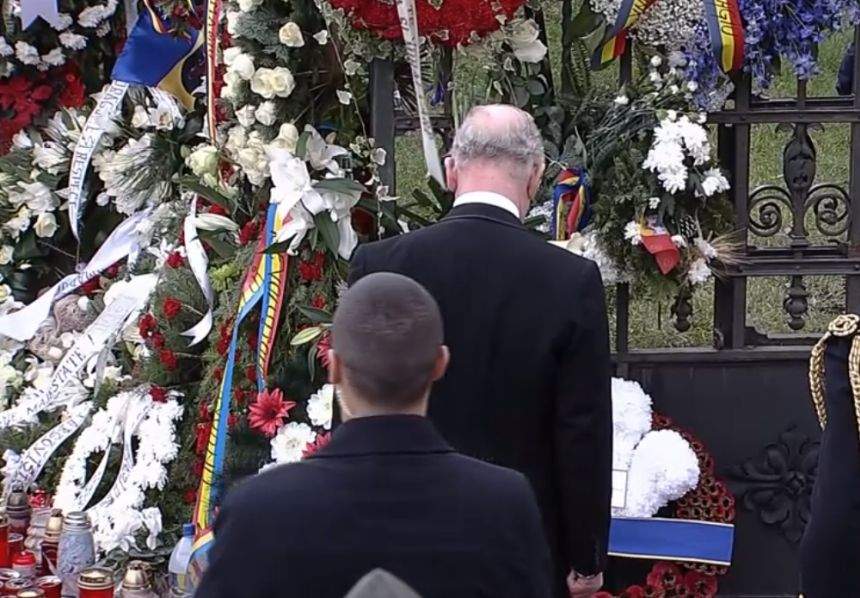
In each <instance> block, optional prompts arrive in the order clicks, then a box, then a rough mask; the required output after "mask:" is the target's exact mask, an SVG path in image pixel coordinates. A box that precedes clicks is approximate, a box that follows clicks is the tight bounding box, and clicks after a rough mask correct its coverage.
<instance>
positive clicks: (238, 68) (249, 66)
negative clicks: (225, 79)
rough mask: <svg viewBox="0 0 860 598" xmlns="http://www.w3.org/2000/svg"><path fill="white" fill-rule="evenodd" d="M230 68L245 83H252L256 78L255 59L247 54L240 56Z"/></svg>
mask: <svg viewBox="0 0 860 598" xmlns="http://www.w3.org/2000/svg"><path fill="white" fill-rule="evenodd" d="M229 68H230V70H231V71H233V72H234V73H236V74H238V75H239V76H240V77H242V79H244V80H245V81H250V80H251V77H253V76H254V59H253V58H251V57H250V56H248V55H247V54H239V55H238V56H236V58H235V59H234V60H233V63H232V64H231V65H230V67H229Z"/></svg>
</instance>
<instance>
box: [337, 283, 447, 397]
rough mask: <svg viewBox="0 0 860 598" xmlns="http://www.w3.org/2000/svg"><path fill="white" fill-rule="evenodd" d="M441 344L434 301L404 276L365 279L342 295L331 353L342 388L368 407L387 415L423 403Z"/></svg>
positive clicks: (438, 317)
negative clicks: (336, 362) (339, 369)
mask: <svg viewBox="0 0 860 598" xmlns="http://www.w3.org/2000/svg"><path fill="white" fill-rule="evenodd" d="M443 340H444V339H443V328H442V315H441V313H440V312H439V306H438V305H437V304H436V301H435V300H434V299H433V297H431V296H430V293H428V292H427V291H426V290H425V289H424V287H422V286H421V285H420V284H418V283H417V282H415V281H414V280H412V279H411V278H407V277H405V276H401V275H400V274H393V273H390V272H379V273H376V274H371V275H369V276H366V277H365V278H362V279H361V280H359V281H358V282H357V283H355V285H353V286H352V288H350V289H349V291H347V292H346V293H345V294H344V296H343V298H342V299H341V301H340V304H339V305H338V308H337V311H336V312H335V315H334V325H333V328H332V349H333V351H334V354H335V356H336V359H337V360H338V362H339V364H340V365H341V366H342V378H343V382H345V383H346V385H347V386H349V387H350V388H351V389H352V390H353V391H354V392H355V393H356V394H358V395H359V396H360V398H361V399H362V400H363V401H364V402H365V403H368V404H370V405H378V406H380V407H384V408H387V409H391V408H397V407H398V406H408V405H413V404H415V403H416V402H418V401H420V400H421V399H422V398H424V397H425V395H426V393H427V391H428V389H429V387H430V384H431V383H432V382H433V380H434V379H435V377H434V371H435V368H436V366H437V361H438V359H439V356H440V351H441V350H442V343H443ZM443 370H444V367H443ZM436 377H438V376H436Z"/></svg>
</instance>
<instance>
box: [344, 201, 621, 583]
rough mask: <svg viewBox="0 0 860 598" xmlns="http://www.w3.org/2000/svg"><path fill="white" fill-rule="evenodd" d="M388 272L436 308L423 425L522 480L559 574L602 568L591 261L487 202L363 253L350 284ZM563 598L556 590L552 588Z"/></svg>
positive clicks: (600, 310)
mask: <svg viewBox="0 0 860 598" xmlns="http://www.w3.org/2000/svg"><path fill="white" fill-rule="evenodd" d="M379 271H390V272H397V273H400V274H404V275H406V276H409V277H411V278H413V279H415V280H417V281H418V282H419V283H421V284H422V285H424V286H425V287H426V288H427V289H428V290H429V291H430V293H431V294H432V295H433V297H435V298H436V301H437V302H438V303H439V307H440V308H441V310H442V316H443V318H444V321H445V342H446V344H447V345H448V346H449V347H450V349H451V365H450V367H449V370H448V373H447V374H446V375H445V377H444V378H443V379H442V380H441V381H440V382H438V383H437V384H436V385H435V386H434V389H433V392H432V395H431V399H430V419H432V420H433V422H434V423H435V424H436V426H437V427H438V428H439V430H440V431H441V432H442V434H443V435H444V436H445V438H446V439H448V441H449V442H451V444H452V445H453V446H454V447H455V448H456V449H457V450H458V451H462V452H463V453H465V454H467V455H470V456H473V457H477V458H478V459H482V460H485V461H488V462H490V463H496V464H498V465H504V466H506V467H511V468H513V469H516V470H518V471H521V472H522V473H524V474H525V475H526V476H527V477H528V478H529V480H530V481H531V483H532V485H533V487H534V489H535V492H536V494H537V497H538V503H539V505H540V507H541V511H542V513H543V516H544V523H545V529H546V532H547V536H548V541H549V543H550V548H551V550H552V552H553V555H554V557H555V561H556V567H557V579H558V581H559V583H560V581H561V579H560V577H559V576H560V575H561V574H562V573H566V572H567V571H569V569H570V568H571V567H573V568H575V569H576V570H577V571H579V572H580V573H583V574H591V573H595V572H597V571H601V570H603V568H604V565H605V559H606V543H607V535H608V528H609V512H610V505H609V501H610V493H611V469H612V406H611V399H610V360H609V340H608V331H607V321H606V306H605V303H604V292H603V285H602V281H601V278H600V273H599V271H598V269H597V267H596V265H595V264H594V263H593V262H591V261H589V260H586V259H583V258H580V257H577V256H575V255H573V254H571V253H570V252H568V251H565V250H562V249H559V248H557V247H554V246H552V245H550V244H548V243H546V242H545V241H543V240H541V239H539V238H538V237H537V236H535V235H534V234H532V233H530V232H529V231H528V230H527V229H526V228H525V227H524V226H523V225H522V224H521V223H520V222H519V221H518V220H517V219H516V218H515V217H514V216H513V215H512V214H511V213H509V212H506V211H505V210H503V209H501V208H498V207H494V206H489V205H486V204H467V205H462V206H459V207H456V208H454V209H453V210H451V212H450V213H449V215H448V216H447V217H445V218H444V219H442V220H441V221H440V222H439V223H438V224H435V225H433V226H430V227H428V228H424V229H421V230H418V231H415V232H412V233H409V234H406V235H401V236H399V237H393V238H391V239H386V240H384V241H380V242H377V243H370V244H367V245H362V246H359V248H358V249H357V251H356V253H355V255H354V256H353V259H352V262H351V271H350V277H349V278H350V282H354V281H355V280H357V279H359V278H361V277H362V276H365V275H367V274H370V273H372V272H379ZM561 591H563V589H562V590H561Z"/></svg>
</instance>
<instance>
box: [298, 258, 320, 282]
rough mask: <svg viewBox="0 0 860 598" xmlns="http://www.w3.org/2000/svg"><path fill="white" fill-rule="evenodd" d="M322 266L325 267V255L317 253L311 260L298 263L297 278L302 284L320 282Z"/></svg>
mask: <svg viewBox="0 0 860 598" xmlns="http://www.w3.org/2000/svg"><path fill="white" fill-rule="evenodd" d="M323 266H325V254H324V253H322V252H321V251H318V252H317V253H316V254H314V257H313V259H312V260H303V261H301V262H299V277H300V278H301V279H302V281H303V282H314V281H316V280H322V277H323Z"/></svg>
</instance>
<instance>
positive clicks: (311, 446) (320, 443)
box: [302, 432, 331, 459]
mask: <svg viewBox="0 0 860 598" xmlns="http://www.w3.org/2000/svg"><path fill="white" fill-rule="evenodd" d="M330 440H331V433H330V432H326V433H325V434H317V437H316V438H315V439H314V441H313V442H309V443H307V445H306V446H305V448H304V450H303V451H302V459H307V458H308V457H310V456H311V455H313V454H314V453H316V452H317V451H318V450H320V449H321V448H323V447H324V446H325V445H327V444H328V443H329V441H330Z"/></svg>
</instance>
